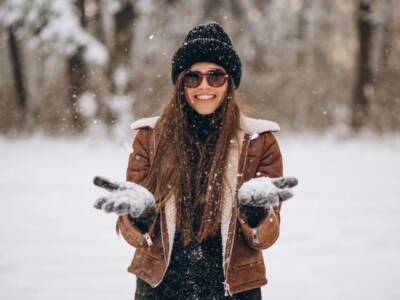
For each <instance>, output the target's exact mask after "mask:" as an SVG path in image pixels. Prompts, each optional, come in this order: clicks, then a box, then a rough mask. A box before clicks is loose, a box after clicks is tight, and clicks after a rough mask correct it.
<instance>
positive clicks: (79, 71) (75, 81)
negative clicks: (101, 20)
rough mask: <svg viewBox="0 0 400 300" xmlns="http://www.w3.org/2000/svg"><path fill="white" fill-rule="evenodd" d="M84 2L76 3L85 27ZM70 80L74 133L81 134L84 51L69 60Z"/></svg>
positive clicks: (84, 71)
mask: <svg viewBox="0 0 400 300" xmlns="http://www.w3.org/2000/svg"><path fill="white" fill-rule="evenodd" d="M84 5H85V1H84V0H79V1H77V2H76V6H77V8H78V10H79V12H80V14H81V18H80V20H81V24H82V26H83V27H84V26H85V24H86V19H85V13H84ZM67 72H68V79H69V85H70V86H69V99H70V105H71V106H70V107H71V110H72V120H71V126H72V128H73V130H74V131H78V132H81V131H83V130H84V128H85V120H84V117H83V115H82V114H81V113H80V111H79V105H78V99H79V96H80V95H81V94H82V93H83V92H84V90H85V86H86V77H87V76H86V72H87V70H86V64H85V61H84V58H83V49H78V50H77V52H76V53H75V54H74V55H72V56H71V57H70V58H69V59H68V66H67Z"/></svg>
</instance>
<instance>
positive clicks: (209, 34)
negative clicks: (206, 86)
mask: <svg viewBox="0 0 400 300" xmlns="http://www.w3.org/2000/svg"><path fill="white" fill-rule="evenodd" d="M197 62H213V63H216V64H218V65H220V66H222V67H223V68H224V69H225V70H226V71H227V72H228V74H229V75H231V76H232V79H233V82H234V83H235V88H236V89H237V88H238V87H239V85H240V77H241V73H242V65H241V61H240V58H239V56H238V55H237V54H236V52H235V50H234V49H233V45H232V41H231V39H230V38H229V36H228V34H227V33H226V32H225V31H224V29H223V28H222V26H221V25H220V24H218V23H217V22H210V23H207V24H201V25H198V26H195V27H194V28H193V29H191V30H190V31H189V33H188V34H187V36H186V38H185V40H184V43H183V45H182V46H181V47H180V48H178V49H177V50H176V52H175V54H174V55H173V57H172V68H171V77H172V82H173V84H175V83H176V80H177V79H178V76H179V74H180V73H181V72H182V71H184V70H185V69H187V68H190V66H191V65H193V64H194V63H197Z"/></svg>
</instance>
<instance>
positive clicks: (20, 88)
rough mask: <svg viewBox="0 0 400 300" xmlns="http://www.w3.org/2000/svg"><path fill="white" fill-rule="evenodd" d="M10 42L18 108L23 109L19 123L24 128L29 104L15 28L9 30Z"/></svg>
mask: <svg viewBox="0 0 400 300" xmlns="http://www.w3.org/2000/svg"><path fill="white" fill-rule="evenodd" d="M8 40H9V44H10V47H9V49H10V57H11V61H12V68H13V76H14V83H15V90H16V94H17V98H18V102H19V103H18V106H19V107H20V109H21V112H22V114H21V116H22V120H21V122H19V124H20V126H21V127H22V128H23V126H24V123H25V120H26V104H27V96H26V90H25V79H24V75H23V73H24V72H23V62H22V56H21V54H20V49H19V44H18V40H17V37H16V36H15V33H14V28H13V27H9V28H8Z"/></svg>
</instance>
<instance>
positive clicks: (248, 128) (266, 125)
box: [131, 113, 280, 134]
mask: <svg viewBox="0 0 400 300" xmlns="http://www.w3.org/2000/svg"><path fill="white" fill-rule="evenodd" d="M240 115H241V118H240V124H241V127H242V129H243V130H244V132H247V133H250V134H254V133H262V132H265V131H279V130H280V127H279V124H278V123H275V122H273V121H269V120H264V119H255V118H250V117H248V116H246V115H244V114H243V113H241V114H240ZM158 118H159V116H155V117H149V118H142V119H138V120H136V121H135V122H133V123H132V124H131V129H139V128H142V127H147V126H148V127H151V128H154V126H155V124H156V122H157V120H158Z"/></svg>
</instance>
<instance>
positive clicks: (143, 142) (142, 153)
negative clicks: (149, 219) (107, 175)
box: [116, 128, 151, 248]
mask: <svg viewBox="0 0 400 300" xmlns="http://www.w3.org/2000/svg"><path fill="white" fill-rule="evenodd" d="M150 135H151V131H150V130H148V129H144V128H142V129H139V131H138V132H137V134H136V136H135V137H134V140H133V145H132V152H131V153H130V155H129V159H128V168H127V170H126V180H127V181H132V182H135V183H137V184H142V183H143V181H144V179H145V178H146V176H147V174H148V172H149V169H150V157H149V147H148V144H149V140H150ZM140 228H142V227H141V226H140V225H139V224H135V221H134V219H132V218H130V217H129V215H123V216H119V217H118V219H117V224H116V229H117V233H118V232H121V234H122V236H123V237H124V239H125V240H126V241H127V242H128V243H129V244H130V245H132V246H133V247H135V248H138V247H142V246H143V245H144V241H145V237H146V232H144V230H143V229H140Z"/></svg>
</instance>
